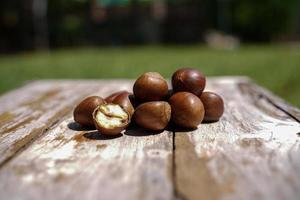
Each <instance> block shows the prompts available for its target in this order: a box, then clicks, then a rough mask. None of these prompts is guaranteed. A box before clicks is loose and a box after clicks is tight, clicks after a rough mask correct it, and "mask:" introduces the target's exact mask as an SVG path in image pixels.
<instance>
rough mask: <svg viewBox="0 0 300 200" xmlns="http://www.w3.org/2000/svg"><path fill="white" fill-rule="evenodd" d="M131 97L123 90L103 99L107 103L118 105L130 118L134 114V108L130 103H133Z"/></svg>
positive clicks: (130, 94)
mask: <svg viewBox="0 0 300 200" xmlns="http://www.w3.org/2000/svg"><path fill="white" fill-rule="evenodd" d="M131 96H133V95H132V93H130V92H128V91H125V90H123V91H119V92H115V93H113V94H111V95H109V96H108V97H106V98H105V101H106V102H107V103H114V104H119V105H120V106H122V107H123V108H124V109H125V110H126V111H127V112H128V113H129V114H130V116H132V115H133V113H134V107H133V105H132V102H131V101H133V99H132V98H131Z"/></svg>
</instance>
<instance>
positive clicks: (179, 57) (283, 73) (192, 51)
mask: <svg viewBox="0 0 300 200" xmlns="http://www.w3.org/2000/svg"><path fill="white" fill-rule="evenodd" d="M0 66H1V67H0V83H1V84H0V91H1V92H5V91H7V90H10V89H13V88H15V87H17V86H20V85H22V84H23V83H24V82H26V81H28V80H34V79H60V78H62V79H65V78H69V79H71V78H72V79H74V78H77V79H84V78H89V79H101V78H104V79H105V78H106V79H107V78H137V77H138V76H139V75H140V74H141V73H143V72H145V71H158V72H160V73H162V75H164V76H165V77H167V78H170V77H171V75H172V73H173V72H174V71H175V70H176V69H177V68H178V67H182V66H189V67H195V68H198V69H200V70H201V71H203V72H204V73H205V75H207V76H226V75H241V76H249V77H251V78H252V79H254V80H255V81H257V82H258V83H259V84H261V85H263V86H265V87H267V88H268V89H270V90H272V91H273V92H275V93H276V94H277V95H280V96H281V97H282V98H284V99H286V100H288V101H289V102H290V103H292V104H294V105H297V106H298V107H300V84H299V78H300V48H299V46H295V45H292V46H291V45H256V46H255V45H246V46H242V47H241V48H239V49H238V50H230V51H228V50H215V49H211V48H208V47H204V46H143V47H126V48H125V47H122V48H108V47H106V48H80V49H66V50H56V51H53V52H44V53H43V52H40V53H23V54H18V55H10V56H2V57H0Z"/></svg>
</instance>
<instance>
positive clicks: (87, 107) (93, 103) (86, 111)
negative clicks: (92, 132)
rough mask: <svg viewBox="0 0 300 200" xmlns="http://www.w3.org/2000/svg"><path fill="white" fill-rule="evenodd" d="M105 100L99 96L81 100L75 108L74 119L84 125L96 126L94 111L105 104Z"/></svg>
mask: <svg viewBox="0 0 300 200" xmlns="http://www.w3.org/2000/svg"><path fill="white" fill-rule="evenodd" d="M104 103H105V100H104V99H103V98H101V97H98V96H90V97H87V98H85V99H84V100H83V101H81V102H80V103H79V104H78V105H77V106H76V107H75V109H74V112H73V117H74V121H75V122H77V123H79V124H80V125H82V126H94V122H93V112H94V110H95V109H96V108H97V107H98V106H100V105H101V104H104Z"/></svg>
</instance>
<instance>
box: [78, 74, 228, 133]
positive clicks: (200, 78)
mask: <svg viewBox="0 0 300 200" xmlns="http://www.w3.org/2000/svg"><path fill="white" fill-rule="evenodd" d="M205 84H206V79H205V76H204V75H203V74H202V73H201V72H200V71H198V70H196V69H192V68H182V69H178V70H177V71H176V72H175V73H174V74H173V76H172V89H169V87H168V83H167V81H166V80H165V79H164V78H163V77H162V76H161V75H160V74H159V73H157V72H147V73H144V74H142V75H141V76H140V77H139V78H138V79H137V80H136V81H135V83H134V86H133V94H131V93H130V92H128V91H119V92H116V93H113V94H111V95H110V96H108V97H106V98H105V99H103V98H101V97H99V96H91V97H88V98H86V99H84V100H83V101H82V102H81V103H79V105H77V107H76V108H75V110H74V113H73V114H74V120H75V121H76V122H77V123H79V124H81V125H82V126H92V127H96V128H97V129H98V130H99V132H100V133H101V134H104V135H118V134H120V133H121V132H122V131H123V130H124V129H126V127H127V126H128V125H129V124H130V122H131V121H134V122H135V123H136V124H137V125H138V126H140V127H142V128H144V129H146V130H150V131H161V130H164V129H165V128H166V127H167V126H168V124H169V123H172V124H174V125H175V126H178V127H183V128H188V129H195V128H197V126H198V125H199V124H200V123H201V122H202V121H204V122H215V121H218V120H219V119H220V117H221V116H222V114H223V112H224V102H223V100H222V98H221V97H220V96H219V95H218V94H216V93H213V92H203V91H204V88H205Z"/></svg>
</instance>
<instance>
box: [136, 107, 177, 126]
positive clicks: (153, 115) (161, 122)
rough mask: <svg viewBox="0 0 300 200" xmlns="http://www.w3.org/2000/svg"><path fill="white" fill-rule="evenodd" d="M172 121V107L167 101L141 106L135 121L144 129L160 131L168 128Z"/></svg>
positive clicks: (137, 110) (138, 108)
mask: <svg viewBox="0 0 300 200" xmlns="http://www.w3.org/2000/svg"><path fill="white" fill-rule="evenodd" d="M170 119H171V107H170V104H169V103H168V102H165V101H151V102H146V103H143V104H141V105H139V106H138V107H137V108H136V110H135V113H134V120H135V122H136V123H137V125H139V126H140V127H142V128H145V129H147V130H152V131H160V130H163V129H164V128H166V126H167V125H168V123H169V121H170Z"/></svg>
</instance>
